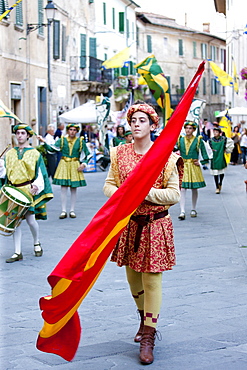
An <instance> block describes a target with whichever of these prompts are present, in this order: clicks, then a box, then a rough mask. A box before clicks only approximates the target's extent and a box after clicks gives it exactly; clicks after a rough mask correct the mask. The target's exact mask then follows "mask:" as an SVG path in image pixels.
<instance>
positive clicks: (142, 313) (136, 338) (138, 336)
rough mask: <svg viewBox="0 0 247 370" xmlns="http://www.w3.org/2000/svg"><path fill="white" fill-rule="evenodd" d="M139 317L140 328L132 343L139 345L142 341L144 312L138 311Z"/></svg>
mask: <svg viewBox="0 0 247 370" xmlns="http://www.w3.org/2000/svg"><path fill="white" fill-rule="evenodd" d="M138 312H139V314H140V317H141V322H140V327H139V330H138V332H137V333H136V336H135V338H134V342H137V343H139V342H140V341H141V339H142V332H143V326H144V310H138Z"/></svg>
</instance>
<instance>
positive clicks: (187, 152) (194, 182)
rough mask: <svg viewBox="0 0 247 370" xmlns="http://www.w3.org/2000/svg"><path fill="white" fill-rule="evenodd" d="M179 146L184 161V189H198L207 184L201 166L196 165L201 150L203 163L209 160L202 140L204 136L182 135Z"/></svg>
mask: <svg viewBox="0 0 247 370" xmlns="http://www.w3.org/2000/svg"><path fill="white" fill-rule="evenodd" d="M177 146H178V148H179V150H180V155H181V157H182V158H183V161H184V175H183V181H182V188H184V189H198V188H203V187H205V186H206V183H205V181H204V177H203V174H202V170H201V167H200V166H199V165H196V164H195V162H196V163H197V161H198V158H199V152H201V155H202V158H203V159H202V160H201V161H200V162H201V164H206V163H208V162H209V158H208V154H207V151H206V148H205V145H204V142H203V140H202V136H197V137H196V136H193V137H191V138H188V137H187V136H180V137H179V139H178V143H177Z"/></svg>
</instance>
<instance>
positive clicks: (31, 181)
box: [9, 179, 34, 188]
mask: <svg viewBox="0 0 247 370" xmlns="http://www.w3.org/2000/svg"><path fill="white" fill-rule="evenodd" d="M33 182H34V179H33V180H29V181H25V182H22V183H21V184H13V183H12V182H11V181H9V184H10V185H12V186H15V187H16V188H20V187H21V186H25V185H30V184H32V183H33Z"/></svg>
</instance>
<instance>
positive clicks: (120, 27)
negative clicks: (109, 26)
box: [119, 12, 124, 33]
mask: <svg viewBox="0 0 247 370" xmlns="http://www.w3.org/2000/svg"><path fill="white" fill-rule="evenodd" d="M119 32H120V33H124V12H120V13H119Z"/></svg>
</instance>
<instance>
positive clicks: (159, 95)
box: [135, 55, 173, 125]
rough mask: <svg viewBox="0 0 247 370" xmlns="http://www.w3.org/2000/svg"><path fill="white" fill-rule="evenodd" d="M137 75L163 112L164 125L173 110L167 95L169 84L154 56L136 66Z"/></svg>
mask: <svg viewBox="0 0 247 370" xmlns="http://www.w3.org/2000/svg"><path fill="white" fill-rule="evenodd" d="M135 68H137V71H138V73H140V75H141V76H142V77H143V78H144V80H145V81H146V83H147V85H148V87H149V89H150V91H151V93H152V94H153V96H154V98H155V100H156V101H157V104H158V105H159V107H160V108H161V109H162V111H163V115H164V124H165V125H166V123H167V121H168V119H169V118H170V117H171V114H172V112H173V109H171V103H170V94H169V93H168V90H169V84H168V81H167V79H166V78H165V75H164V73H163V71H162V69H161V68H160V66H159V65H158V63H157V60H156V58H155V56H154V55H150V56H149V57H147V58H146V59H144V60H143V61H142V62H141V63H139V64H136V65H135Z"/></svg>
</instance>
